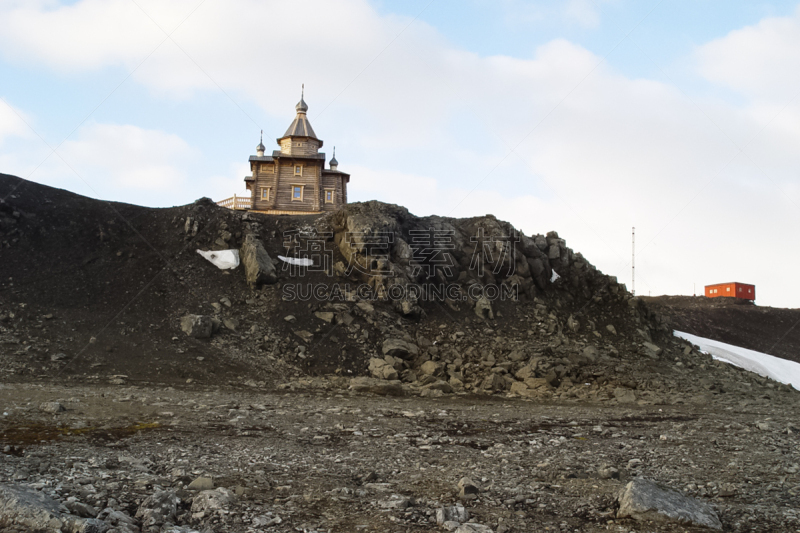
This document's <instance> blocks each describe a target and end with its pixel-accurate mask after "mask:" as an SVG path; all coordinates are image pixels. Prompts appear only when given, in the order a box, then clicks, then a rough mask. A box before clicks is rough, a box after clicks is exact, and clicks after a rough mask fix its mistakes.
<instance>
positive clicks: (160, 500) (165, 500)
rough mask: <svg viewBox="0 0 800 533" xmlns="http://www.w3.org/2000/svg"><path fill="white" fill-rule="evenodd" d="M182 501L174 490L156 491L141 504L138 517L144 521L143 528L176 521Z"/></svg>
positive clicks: (137, 512) (137, 513)
mask: <svg viewBox="0 0 800 533" xmlns="http://www.w3.org/2000/svg"><path fill="white" fill-rule="evenodd" d="M180 501H181V499H180V498H178V496H177V495H176V494H175V493H174V492H172V491H164V490H159V491H156V492H154V493H153V494H152V495H150V496H148V497H147V498H145V500H144V501H143V502H142V503H141V505H139V509H138V510H137V511H136V518H138V519H139V520H141V521H142V528H143V529H147V528H154V527H155V528H158V527H160V526H162V525H164V524H170V523H174V522H175V517H176V515H177V514H178V504H179V503H180Z"/></svg>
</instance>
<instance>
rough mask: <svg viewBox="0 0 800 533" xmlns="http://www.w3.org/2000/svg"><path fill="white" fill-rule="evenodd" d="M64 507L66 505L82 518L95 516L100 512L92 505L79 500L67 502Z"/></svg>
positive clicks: (70, 510)
mask: <svg viewBox="0 0 800 533" xmlns="http://www.w3.org/2000/svg"><path fill="white" fill-rule="evenodd" d="M64 507H66V508H67V509H68V510H69V512H70V513H72V514H74V515H76V516H80V517H82V518H94V517H95V516H97V513H98V511H97V509H95V508H94V507H92V506H91V505H88V504H85V503H82V502H78V501H73V502H66V503H65V504H64Z"/></svg>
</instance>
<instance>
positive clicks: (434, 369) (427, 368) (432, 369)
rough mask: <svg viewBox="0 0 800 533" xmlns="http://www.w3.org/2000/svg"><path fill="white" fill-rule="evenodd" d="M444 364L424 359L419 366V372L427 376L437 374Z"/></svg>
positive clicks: (440, 371)
mask: <svg viewBox="0 0 800 533" xmlns="http://www.w3.org/2000/svg"><path fill="white" fill-rule="evenodd" d="M443 369H444V365H443V364H442V363H438V362H436V361H425V362H424V363H422V366H420V367H419V370H420V372H422V373H423V374H426V375H429V376H438V375H440V374H441V373H442V370H443Z"/></svg>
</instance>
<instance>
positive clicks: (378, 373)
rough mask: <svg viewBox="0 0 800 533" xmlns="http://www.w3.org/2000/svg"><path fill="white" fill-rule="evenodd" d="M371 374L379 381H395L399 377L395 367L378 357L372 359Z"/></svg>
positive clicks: (370, 363)
mask: <svg viewBox="0 0 800 533" xmlns="http://www.w3.org/2000/svg"><path fill="white" fill-rule="evenodd" d="M369 373H370V374H371V375H372V377H374V378H377V379H388V380H395V379H397V377H398V376H397V370H395V369H394V366H392V365H390V364H389V363H388V362H387V361H386V360H385V359H379V358H377V357H372V358H370V360H369Z"/></svg>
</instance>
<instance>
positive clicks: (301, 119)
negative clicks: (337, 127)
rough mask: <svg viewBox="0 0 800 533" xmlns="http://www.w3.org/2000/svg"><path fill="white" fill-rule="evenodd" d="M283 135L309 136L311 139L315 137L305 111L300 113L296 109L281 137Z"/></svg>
mask: <svg viewBox="0 0 800 533" xmlns="http://www.w3.org/2000/svg"><path fill="white" fill-rule="evenodd" d="M298 105H299V104H298ZM285 137H311V138H312V139H316V138H317V134H316V133H314V130H313V129H312V128H311V123H309V122H308V117H307V116H306V114H305V112H302V113H301V112H299V111H298V113H297V116H296V117H294V120H293V121H292V124H291V125H290V126H289V129H288V130H286V133H284V134H283V137H281V138H285Z"/></svg>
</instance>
